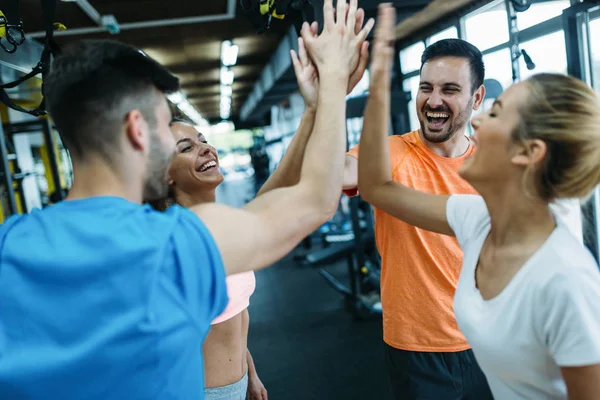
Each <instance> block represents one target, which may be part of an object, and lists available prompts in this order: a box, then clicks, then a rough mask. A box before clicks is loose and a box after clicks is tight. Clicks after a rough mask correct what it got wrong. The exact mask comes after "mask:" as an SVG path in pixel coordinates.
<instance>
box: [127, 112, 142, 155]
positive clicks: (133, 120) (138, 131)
mask: <svg viewBox="0 0 600 400" xmlns="http://www.w3.org/2000/svg"><path fill="white" fill-rule="evenodd" d="M124 123H125V132H126V135H127V139H128V141H129V143H130V144H131V146H132V147H133V148H134V149H135V150H144V149H145V148H146V147H147V146H148V135H147V133H148V123H147V122H146V120H145V119H144V116H143V115H142V113H141V112H139V110H131V111H130V112H129V113H128V114H127V116H126V117H125V121H124Z"/></svg>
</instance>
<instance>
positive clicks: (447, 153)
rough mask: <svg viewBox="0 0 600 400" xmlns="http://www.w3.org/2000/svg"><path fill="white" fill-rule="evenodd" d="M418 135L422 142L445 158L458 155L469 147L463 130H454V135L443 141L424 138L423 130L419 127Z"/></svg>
mask: <svg viewBox="0 0 600 400" xmlns="http://www.w3.org/2000/svg"><path fill="white" fill-rule="evenodd" d="M419 137H420V138H421V140H422V141H423V144H425V146H427V147H428V148H429V150H431V151H433V152H434V153H436V154H437V155H439V156H442V157H447V158H456V157H460V156H462V155H463V154H465V153H466V152H467V150H468V149H469V145H470V144H469V139H468V138H467V137H466V136H465V131H464V130H461V131H459V132H456V133H455V134H454V136H452V137H451V138H450V139H448V140H446V141H445V142H441V143H435V142H430V141H429V140H427V139H425V136H424V135H423V131H422V130H420V129H419Z"/></svg>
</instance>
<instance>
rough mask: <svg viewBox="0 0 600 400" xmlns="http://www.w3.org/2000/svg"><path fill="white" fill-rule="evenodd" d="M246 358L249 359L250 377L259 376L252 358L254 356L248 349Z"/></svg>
mask: <svg viewBox="0 0 600 400" xmlns="http://www.w3.org/2000/svg"><path fill="white" fill-rule="evenodd" d="M246 358H247V359H248V375H257V373H256V366H255V365H254V359H253V358H252V354H250V350H248V349H246Z"/></svg>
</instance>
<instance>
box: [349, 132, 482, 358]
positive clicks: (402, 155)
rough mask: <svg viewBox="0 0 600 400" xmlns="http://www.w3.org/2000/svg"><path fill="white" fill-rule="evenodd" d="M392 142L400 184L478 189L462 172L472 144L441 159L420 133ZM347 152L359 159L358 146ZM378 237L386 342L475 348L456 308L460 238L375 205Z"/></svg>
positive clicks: (435, 189) (442, 190)
mask: <svg viewBox="0 0 600 400" xmlns="http://www.w3.org/2000/svg"><path fill="white" fill-rule="evenodd" d="M389 146H390V158H391V165H392V179H393V180H394V181H395V182H398V183H402V184H404V185H406V186H409V187H411V188H414V189H417V190H421V191H423V192H428V193H435V194H461V193H476V192H475V190H474V189H473V188H472V187H471V186H470V185H469V184H468V183H467V182H466V181H465V180H463V179H462V178H461V177H460V176H458V168H459V167H460V165H461V164H462V162H463V160H464V158H465V157H467V156H468V155H470V154H472V153H473V150H474V147H473V146H470V147H469V149H468V150H467V152H466V153H465V154H464V155H462V156H460V157H457V158H447V157H442V156H439V155H437V154H436V153H434V152H433V151H431V150H430V149H429V148H428V147H427V146H425V144H424V143H423V141H422V140H421V138H420V136H419V131H413V132H410V133H407V134H406V135H403V136H390V137H389ZM348 155H350V156H353V157H356V158H358V146H356V147H354V148H352V149H351V150H350V151H349V152H348ZM345 193H346V194H347V195H350V196H352V195H356V193H357V191H356V190H354V191H346V192H345ZM375 240H376V242H377V249H378V250H379V253H380V255H381V259H382V265H381V304H382V309H383V340H384V341H385V342H386V343H387V344H388V345H390V346H392V347H394V348H397V349H401V350H407V351H431V352H453V351H461V350H466V349H468V348H470V346H469V344H468V343H467V340H466V339H465V338H464V336H463V335H462V333H461V332H460V330H459V329H458V326H457V324H456V319H455V317H454V311H453V306H452V304H453V298H454V292H455V291H456V285H457V283H458V277H459V275H460V268H461V266H462V250H461V249H460V246H459V245H458V242H457V240H456V238H454V237H451V236H446V235H440V234H437V233H433V232H428V231H425V230H422V229H419V228H415V227H414V226H412V225H409V224H407V223H405V222H402V221H400V220H399V219H396V218H394V217H392V216H391V215H389V214H386V213H385V212H383V211H381V210H378V209H377V208H375Z"/></svg>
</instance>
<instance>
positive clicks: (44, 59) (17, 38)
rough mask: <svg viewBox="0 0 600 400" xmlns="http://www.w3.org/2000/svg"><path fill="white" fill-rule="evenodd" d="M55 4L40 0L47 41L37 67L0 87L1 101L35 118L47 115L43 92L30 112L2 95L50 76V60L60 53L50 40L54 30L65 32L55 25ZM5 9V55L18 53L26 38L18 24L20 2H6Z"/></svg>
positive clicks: (1, 21)
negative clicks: (33, 79) (30, 80)
mask: <svg viewBox="0 0 600 400" xmlns="http://www.w3.org/2000/svg"><path fill="white" fill-rule="evenodd" d="M56 1H57V0H41V4H42V10H43V12H44V20H45V23H46V38H45V41H44V50H43V51H42V56H41V59H40V62H39V63H38V65H36V66H35V67H34V68H33V69H32V70H31V72H29V73H28V74H26V75H24V76H22V77H21V78H19V79H17V80H16V81H14V82H9V83H2V84H0V101H2V102H3V103H4V104H6V105H7V106H8V107H10V108H12V109H14V110H17V111H21V112H24V113H27V114H31V115H33V116H35V117H39V116H40V115H45V114H46V106H45V99H44V97H43V91H42V101H41V103H40V105H39V106H38V107H37V108H35V109H33V110H27V109H24V108H22V107H20V106H18V105H17V104H15V103H14V102H13V101H12V100H11V99H10V97H9V96H8V94H7V93H6V92H5V91H4V89H10V88H14V87H16V86H19V85H20V84H21V83H23V82H25V81H26V80H27V79H30V78H32V77H34V76H36V75H38V74H42V81H43V80H44V79H45V78H46V75H48V72H50V64H51V58H52V57H53V56H56V55H57V54H59V53H60V49H59V47H58V45H57V44H56V43H55V42H54V39H53V35H54V29H55V28H56V29H60V30H62V29H63V28H64V26H63V25H61V24H55V23H54V16H55V12H56ZM7 5H8V8H5V13H6V14H5V15H4V14H2V17H1V18H0V47H2V48H3V49H4V50H5V51H7V52H8V53H14V52H16V51H17V48H18V46H20V45H21V44H23V43H24V42H25V34H24V31H23V21H21V16H20V11H19V0H9V2H8V4H7ZM2 33H4V35H2ZM4 42H6V43H4Z"/></svg>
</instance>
